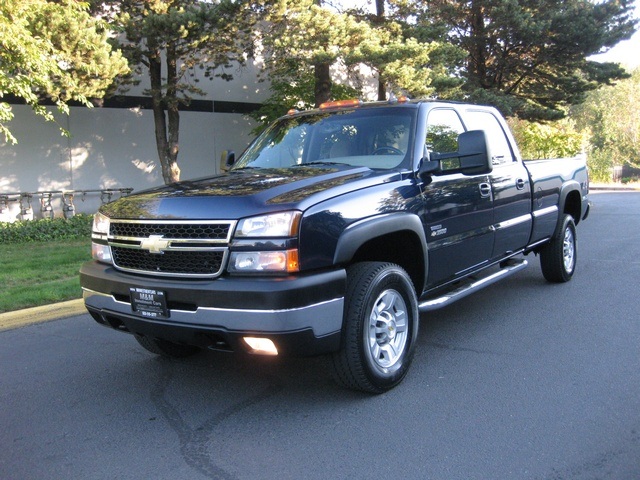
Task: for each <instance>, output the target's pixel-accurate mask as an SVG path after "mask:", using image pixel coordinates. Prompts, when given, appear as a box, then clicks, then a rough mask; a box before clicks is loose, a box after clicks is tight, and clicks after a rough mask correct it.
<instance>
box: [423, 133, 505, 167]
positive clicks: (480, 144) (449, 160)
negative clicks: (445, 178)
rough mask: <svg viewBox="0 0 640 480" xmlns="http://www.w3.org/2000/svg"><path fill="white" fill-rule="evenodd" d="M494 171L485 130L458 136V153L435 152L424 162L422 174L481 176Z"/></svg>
mask: <svg viewBox="0 0 640 480" xmlns="http://www.w3.org/2000/svg"><path fill="white" fill-rule="evenodd" d="M492 170H493V164H492V163H491V155H490V154H489V147H488V145H487V137H486V135H485V133H484V130H471V131H469V132H464V133H461V134H460V135H458V151H457V152H446V153H438V152H433V153H431V155H430V160H429V161H426V159H425V161H423V163H422V167H421V168H420V174H428V173H433V174H436V175H437V174H442V173H462V174H464V175H481V174H483V173H490V172H491V171H492Z"/></svg>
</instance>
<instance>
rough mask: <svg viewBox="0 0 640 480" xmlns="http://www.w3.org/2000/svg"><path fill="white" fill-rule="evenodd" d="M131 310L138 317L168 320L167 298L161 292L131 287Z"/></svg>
mask: <svg viewBox="0 0 640 480" xmlns="http://www.w3.org/2000/svg"><path fill="white" fill-rule="evenodd" d="M129 294H130V296H131V309H132V310H133V311H134V312H135V313H137V314H138V315H142V316H143V317H148V318H169V309H168V308H167V297H166V296H165V294H164V292H163V291H161V290H152V289H149V288H139V287H131V288H129Z"/></svg>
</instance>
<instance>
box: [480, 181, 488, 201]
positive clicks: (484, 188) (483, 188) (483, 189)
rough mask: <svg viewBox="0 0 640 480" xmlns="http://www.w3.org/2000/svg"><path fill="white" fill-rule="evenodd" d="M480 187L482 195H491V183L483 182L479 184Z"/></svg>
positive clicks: (484, 196)
mask: <svg viewBox="0 0 640 480" xmlns="http://www.w3.org/2000/svg"><path fill="white" fill-rule="evenodd" d="M478 188H480V196H481V197H483V198H487V197H490V196H491V185H489V184H488V183H481V184H480V185H478Z"/></svg>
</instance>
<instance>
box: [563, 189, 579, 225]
mask: <svg viewBox="0 0 640 480" xmlns="http://www.w3.org/2000/svg"><path fill="white" fill-rule="evenodd" d="M581 208H582V204H581V201H580V193H578V192H577V191H575V190H574V191H573V192H569V194H568V195H567V199H566V200H565V203H564V213H566V214H569V215H571V216H572V217H573V222H574V223H575V224H576V225H577V224H578V222H580V216H581V215H580V213H581V212H580V210H581Z"/></svg>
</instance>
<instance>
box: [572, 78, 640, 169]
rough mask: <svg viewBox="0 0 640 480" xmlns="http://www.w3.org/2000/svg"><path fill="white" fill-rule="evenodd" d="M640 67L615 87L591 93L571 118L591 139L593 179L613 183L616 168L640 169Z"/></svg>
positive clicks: (590, 154) (589, 154)
mask: <svg viewBox="0 0 640 480" xmlns="http://www.w3.org/2000/svg"><path fill="white" fill-rule="evenodd" d="M639 111H640V68H636V69H635V70H634V71H633V72H632V75H631V77H630V78H628V79H626V80H622V81H620V82H619V83H618V84H616V85H615V86H611V87H605V88H602V89H600V90H597V91H594V92H590V93H589V94H588V96H587V99H586V101H585V102H584V104H582V105H580V106H578V107H574V108H572V109H571V112H570V116H571V118H572V119H574V120H575V122H576V125H577V126H578V127H579V128H580V129H582V130H583V131H585V133H586V134H587V135H588V137H589V144H588V152H587V153H588V161H589V169H590V172H591V174H592V176H593V177H595V179H596V180H598V181H609V180H611V170H612V168H613V167H614V166H624V165H629V166H631V167H635V168H640V117H639V116H638V112H639Z"/></svg>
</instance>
